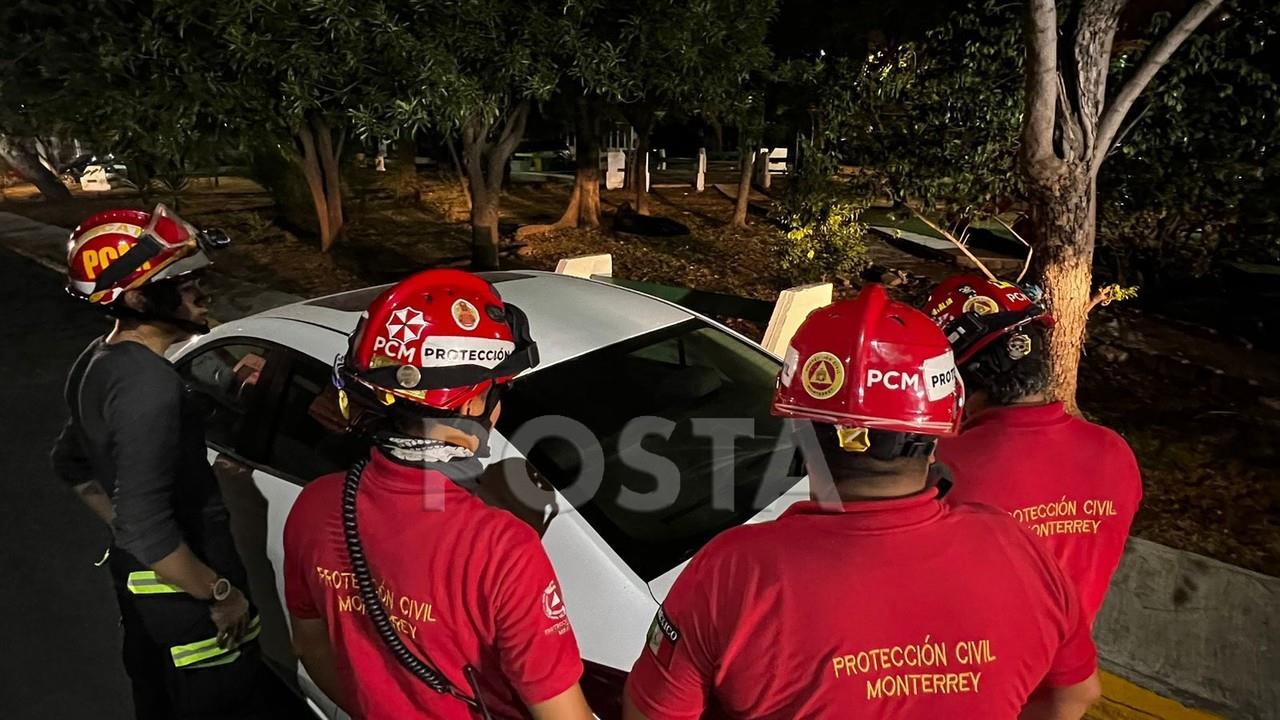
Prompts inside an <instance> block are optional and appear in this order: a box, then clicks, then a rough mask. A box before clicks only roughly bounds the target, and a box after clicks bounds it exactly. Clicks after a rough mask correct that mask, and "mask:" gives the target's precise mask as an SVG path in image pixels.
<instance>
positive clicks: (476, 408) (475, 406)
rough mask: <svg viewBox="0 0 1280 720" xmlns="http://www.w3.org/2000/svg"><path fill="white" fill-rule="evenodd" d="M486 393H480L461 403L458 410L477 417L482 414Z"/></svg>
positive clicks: (468, 415)
mask: <svg viewBox="0 0 1280 720" xmlns="http://www.w3.org/2000/svg"><path fill="white" fill-rule="evenodd" d="M487 397H488V393H481V394H479V395H476V396H475V397H473V398H471V399H470V400H468V401H466V402H465V403H463V404H462V407H461V408H460V410H462V414H463V415H466V416H467V417H479V416H480V415H483V414H484V406H485V399H486V398H487Z"/></svg>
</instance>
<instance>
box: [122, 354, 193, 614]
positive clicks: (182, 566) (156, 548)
mask: <svg viewBox="0 0 1280 720" xmlns="http://www.w3.org/2000/svg"><path fill="white" fill-rule="evenodd" d="M110 383H111V385H110V386H109V388H108V392H107V399H106V403H105V406H104V408H103V417H104V419H105V420H106V423H107V427H108V428H109V429H110V430H109V432H110V433H111V454H112V459H113V460H114V462H115V469H116V488H115V495H114V497H113V498H112V501H113V503H114V508H115V517H114V519H113V522H112V527H113V529H114V530H115V534H116V544H117V545H118V546H120V547H121V548H123V549H124V550H125V551H127V552H128V553H129V554H131V555H133V556H134V557H135V558H137V559H138V561H139V562H141V563H142V564H144V565H147V566H148V567H150V568H151V569H152V570H155V571H156V573H157V574H158V575H160V576H161V577H163V578H164V580H165V582H168V583H171V584H173V585H177V586H178V587H180V588H182V589H183V590H184V591H185V592H187V593H188V594H189V595H191V596H193V597H196V598H200V599H208V598H209V597H210V596H211V594H212V590H213V583H214V582H215V581H216V580H217V579H218V575H217V573H215V572H214V571H213V570H212V569H211V568H210V567H209V566H208V565H205V564H204V563H203V562H201V560H200V559H199V558H197V557H196V556H195V553H193V552H191V549H190V548H188V547H187V545H186V543H184V542H183V539H182V534H181V532H180V531H179V529H178V525H177V523H176V522H175V521H174V519H173V507H172V504H171V503H172V493H173V485H174V483H175V482H177V481H178V478H177V473H178V452H179V451H178V432H179V428H180V427H181V422H182V421H181V417H180V414H181V397H180V395H179V393H180V390H179V388H178V386H177V384H176V383H174V382H171V381H170V378H167V377H163V376H161V377H159V378H155V377H153V376H133V377H121V376H119V375H117V376H116V377H113V378H111V380H110Z"/></svg>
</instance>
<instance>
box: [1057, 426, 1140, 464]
mask: <svg viewBox="0 0 1280 720" xmlns="http://www.w3.org/2000/svg"><path fill="white" fill-rule="evenodd" d="M1068 422H1069V423H1070V427H1071V429H1072V432H1073V433H1074V434H1075V435H1076V436H1077V437H1078V438H1079V439H1080V441H1081V443H1082V444H1087V447H1089V448H1090V449H1091V450H1090V451H1091V452H1101V453H1105V459H1106V460H1108V461H1112V462H1126V463H1132V464H1134V465H1136V464H1137V461H1136V459H1135V458H1134V455H1133V448H1131V447H1129V442H1128V441H1127V440H1125V439H1124V436H1123V435H1121V434H1120V433H1118V432H1116V431H1115V430H1112V429H1111V428H1109V427H1107V426H1105V425H1099V424H1097V423H1095V422H1091V421H1089V420H1086V419H1084V418H1082V417H1077V416H1074V415H1072V416H1071V419H1070V420H1069V421H1068Z"/></svg>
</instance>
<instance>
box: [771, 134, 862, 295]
mask: <svg viewBox="0 0 1280 720" xmlns="http://www.w3.org/2000/svg"><path fill="white" fill-rule="evenodd" d="M804 150H805V151H807V152H808V154H809V155H810V156H813V155H815V154H816V153H815V151H814V150H813V149H812V148H810V147H805V148H804ZM833 169H834V168H833V167H832V166H831V164H830V163H829V162H820V161H813V162H810V163H807V164H806V165H805V169H804V170H803V171H802V172H801V173H800V174H799V175H797V176H796V178H795V180H794V181H793V182H792V183H791V185H790V187H788V188H787V191H786V192H785V193H784V194H783V196H782V199H781V201H780V202H779V203H778V208H777V210H776V212H775V216H776V220H777V221H778V223H779V224H780V225H781V226H782V229H783V232H782V234H781V236H780V237H777V238H775V239H774V241H773V242H774V248H773V249H774V254H775V256H776V257H777V259H778V264H779V265H780V266H781V267H782V268H783V269H784V270H785V271H786V272H787V273H788V274H789V275H790V276H792V277H793V278H795V279H796V281H798V282H813V281H817V280H823V279H826V280H830V279H834V278H847V277H849V276H851V275H854V274H855V273H857V272H859V271H861V270H863V269H865V268H866V267H867V266H868V265H870V264H871V261H870V258H869V257H868V254H867V244H866V241H865V240H864V237H865V234H866V230H867V226H866V225H865V224H864V223H863V222H862V221H861V217H862V211H863V210H866V209H867V206H868V201H867V199H868V198H869V197H870V194H869V193H868V192H867V188H865V187H857V183H856V182H855V181H850V180H848V179H836V178H835V177H833V176H832V172H831V171H832V170H833Z"/></svg>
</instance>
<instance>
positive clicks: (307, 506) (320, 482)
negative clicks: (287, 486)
mask: <svg viewBox="0 0 1280 720" xmlns="http://www.w3.org/2000/svg"><path fill="white" fill-rule="evenodd" d="M345 480H346V473H340V472H336V473H331V474H329V475H322V476H320V477H318V478H316V479H315V480H312V481H311V482H309V483H307V485H306V487H304V488H302V492H300V493H298V499H297V500H294V502H293V507H291V508H290V509H289V517H290V519H292V518H294V517H304V516H305V517H312V516H314V515H315V514H316V513H322V512H324V511H325V510H334V511H336V510H337V509H338V508H339V507H340V505H339V503H338V498H339V497H341V495H342V483H343V482H344V481H345Z"/></svg>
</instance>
